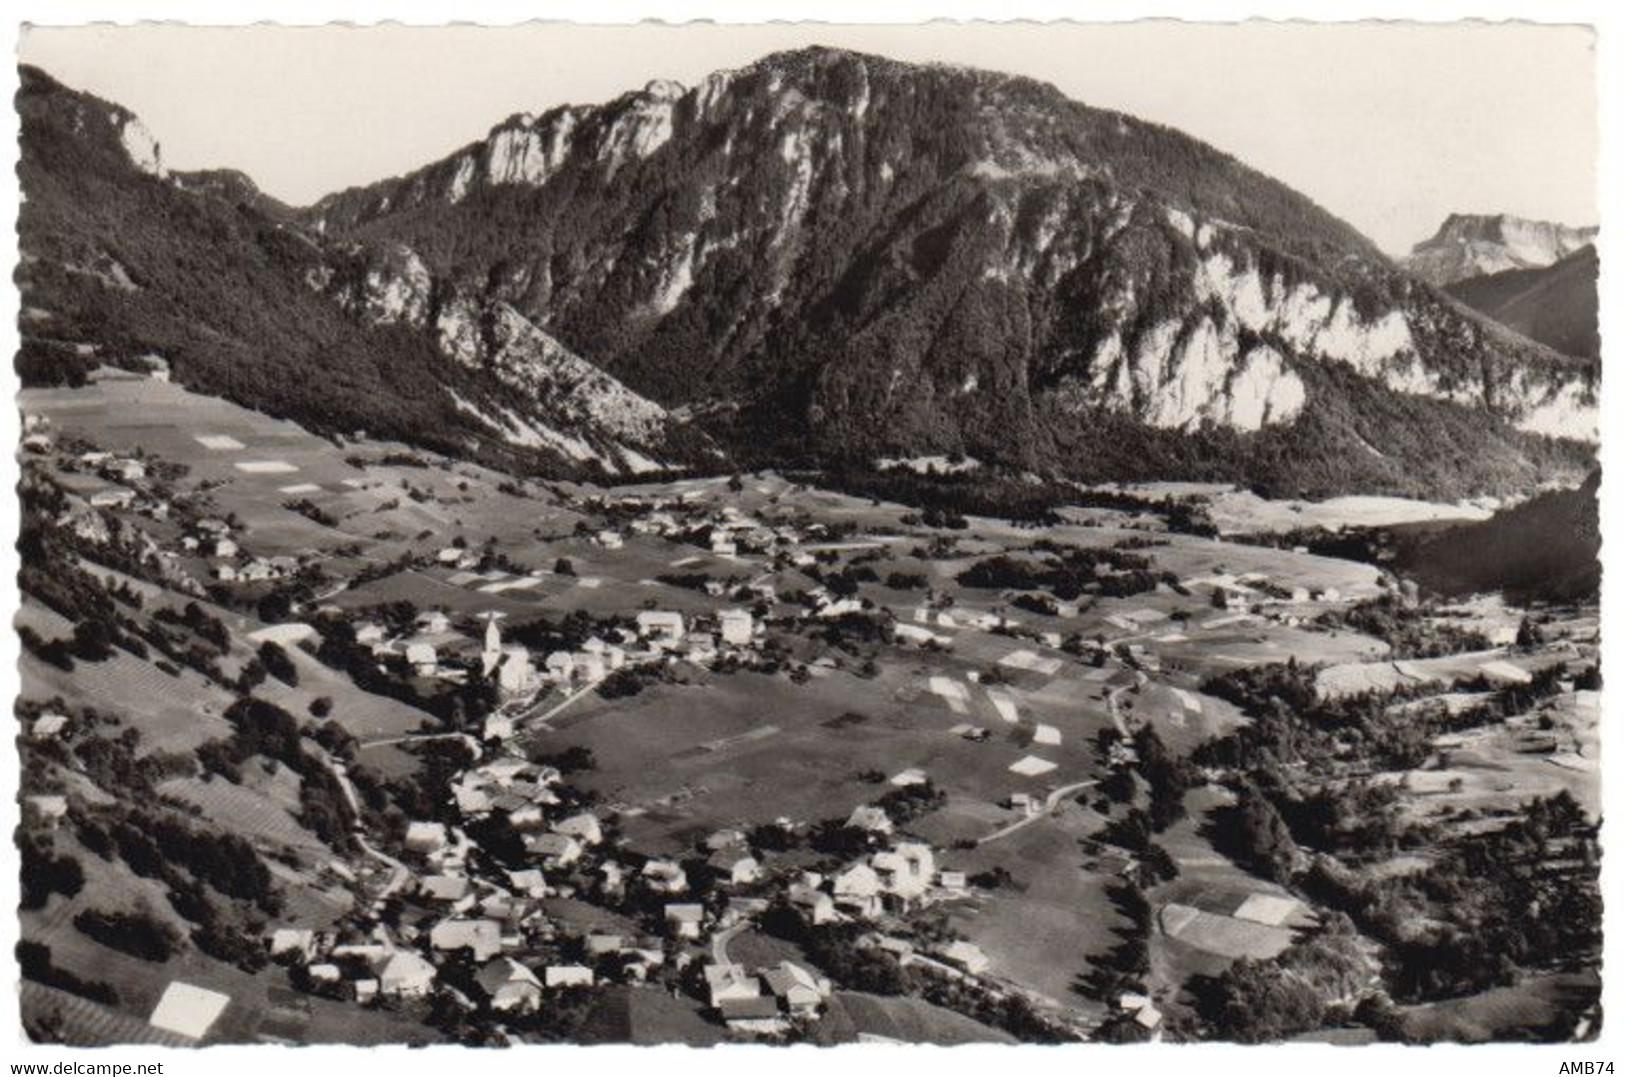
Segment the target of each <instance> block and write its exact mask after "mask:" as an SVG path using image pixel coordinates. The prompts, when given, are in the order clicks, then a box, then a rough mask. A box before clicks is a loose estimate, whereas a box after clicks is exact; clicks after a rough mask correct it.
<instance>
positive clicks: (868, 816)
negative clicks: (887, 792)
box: [846, 804, 892, 834]
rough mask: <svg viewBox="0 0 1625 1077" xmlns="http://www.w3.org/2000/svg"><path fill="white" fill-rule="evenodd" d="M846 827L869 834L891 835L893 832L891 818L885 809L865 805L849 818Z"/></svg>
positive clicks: (855, 809) (854, 810)
mask: <svg viewBox="0 0 1625 1077" xmlns="http://www.w3.org/2000/svg"><path fill="white" fill-rule="evenodd" d="M846 825H847V826H848V827H850V828H851V829H853V830H862V831H863V832H865V833H867V834H890V833H891V831H892V821H891V816H889V815H887V814H886V809H885V808H880V807H876V806H875V805H873V804H863V805H860V806H859V807H857V808H854V809H853V810H852V814H851V815H850V816H848V817H847V820H846Z"/></svg>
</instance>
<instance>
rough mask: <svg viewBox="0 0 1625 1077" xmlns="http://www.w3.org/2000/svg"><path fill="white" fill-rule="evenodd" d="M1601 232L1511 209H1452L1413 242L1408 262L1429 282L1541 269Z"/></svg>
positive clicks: (1406, 262)
mask: <svg viewBox="0 0 1625 1077" xmlns="http://www.w3.org/2000/svg"><path fill="white" fill-rule="evenodd" d="M1596 238H1597V229H1596V227H1594V226H1593V227H1590V228H1576V227H1572V226H1569V225H1565V224H1557V223H1555V222H1552V221H1536V220H1530V219H1529V218H1527V217H1519V216H1516V215H1514V214H1511V213H1452V214H1450V216H1448V217H1446V218H1445V220H1444V223H1443V224H1441V225H1440V226H1439V230H1438V231H1437V232H1435V233H1434V234H1433V235H1432V236H1430V237H1429V238H1427V239H1425V240H1423V241H1422V242H1420V243H1418V244H1417V245H1416V246H1415V247H1414V248H1412V250H1411V253H1410V256H1409V257H1408V258H1406V259H1405V260H1404V263H1403V264H1404V267H1405V268H1406V269H1408V270H1409V271H1410V272H1411V273H1412V274H1413V275H1415V276H1418V277H1421V278H1422V279H1423V280H1425V281H1428V282H1429V283H1430V284H1436V285H1440V286H1443V285H1446V284H1453V283H1455V282H1456V281H1460V280H1466V279H1468V278H1471V277H1481V276H1487V275H1488V274H1491V273H1500V272H1503V271H1505V270H1508V269H1539V268H1542V267H1545V266H1549V265H1552V264H1553V263H1555V262H1557V261H1559V260H1561V259H1563V258H1566V257H1568V256H1569V255H1571V254H1573V253H1574V252H1575V251H1577V250H1579V249H1580V248H1581V247H1584V246H1585V245H1586V244H1588V243H1592V242H1594V241H1595V240H1596Z"/></svg>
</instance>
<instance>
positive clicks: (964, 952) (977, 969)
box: [937, 939, 990, 976]
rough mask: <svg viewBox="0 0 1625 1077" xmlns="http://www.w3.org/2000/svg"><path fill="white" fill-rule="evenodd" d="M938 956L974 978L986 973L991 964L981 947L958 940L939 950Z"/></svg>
mask: <svg viewBox="0 0 1625 1077" xmlns="http://www.w3.org/2000/svg"><path fill="white" fill-rule="evenodd" d="M937 956H938V957H941V958H942V959H943V960H945V961H949V962H952V963H953V964H955V965H958V966H959V967H960V968H962V969H964V970H965V971H966V972H968V973H970V974H971V975H972V976H978V975H980V974H981V973H983V972H986V971H987V967H988V965H989V963H990V962H989V961H988V957H987V955H986V954H984V953H983V952H982V948H981V947H980V946H977V945H976V944H975V943H973V942H966V941H965V940H963V939H956V940H954V941H953V942H951V943H949V944H948V945H946V946H943V947H941V948H939V949H938V950H937Z"/></svg>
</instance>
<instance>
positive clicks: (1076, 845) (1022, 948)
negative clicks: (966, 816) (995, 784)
mask: <svg viewBox="0 0 1625 1077" xmlns="http://www.w3.org/2000/svg"><path fill="white" fill-rule="evenodd" d="M1064 803H1065V807H1063V808H1062V809H1061V810H1060V811H1059V812H1058V813H1057V814H1056V815H1054V816H1053V817H1049V818H1043V819H1039V820H1037V821H1036V822H1034V823H1033V824H1032V825H1030V826H1027V827H1024V828H1022V829H1021V830H1019V831H1016V832H1015V833H1012V834H1011V835H1010V836H1008V837H1006V838H1002V839H999V840H997V841H993V842H989V843H987V844H985V845H982V846H979V847H978V848H976V849H973V850H969V851H961V850H952V851H949V852H947V853H945V854H944V856H943V861H944V863H945V864H946V865H947V866H948V867H949V868H951V869H954V870H961V871H966V872H969V873H975V872H979V871H986V870H989V869H992V868H994V867H1003V868H1005V869H1006V870H1007V871H1009V872H1010V874H1011V876H1012V880H1013V881H1012V882H1011V883H1010V884H1008V885H1005V886H1002V887H1000V888H999V889H997V890H993V891H985V892H984V891H973V892H972V897H970V898H968V899H966V900H963V901H957V902H955V903H953V904H952V905H951V906H950V913H951V921H952V923H953V925H954V927H955V928H956V929H957V930H958V931H960V932H961V933H963V934H964V935H965V937H966V938H968V939H970V940H971V941H972V942H974V943H976V945H978V946H980V947H981V948H982V950H983V951H984V952H985V953H986V954H987V956H988V958H989V960H990V961H991V966H990V971H991V972H992V973H994V974H995V975H997V976H999V977H1001V978H1004V979H1007V980H1010V981H1012V982H1014V983H1017V984H1019V985H1021V986H1022V987H1024V988H1027V989H1028V990H1030V991H1034V992H1036V993H1038V994H1040V995H1043V996H1046V997H1047V998H1050V999H1052V1000H1054V1001H1056V1002H1058V1003H1061V1004H1063V1005H1065V1006H1067V1007H1069V1008H1072V1009H1074V1010H1079V1011H1084V1012H1091V1009H1092V1004H1091V1003H1090V1002H1089V1001H1088V1000H1086V999H1084V998H1083V997H1081V996H1080V995H1078V994H1077V993H1076V992H1075V990H1074V984H1075V982H1076V981H1077V980H1078V979H1079V978H1080V977H1082V976H1083V975H1084V974H1085V973H1087V972H1088V970H1089V968H1090V962H1091V960H1092V959H1094V958H1097V957H1099V956H1101V955H1103V954H1104V953H1106V952H1107V951H1108V950H1110V949H1111V948H1112V947H1114V946H1116V945H1117V944H1118V943H1119V942H1120V941H1122V936H1121V935H1120V934H1119V930H1120V929H1125V928H1126V927H1127V924H1128V922H1127V921H1126V920H1125V919H1124V918H1123V917H1122V916H1121V915H1120V914H1119V913H1118V912H1117V910H1116V909H1115V908H1114V907H1113V905H1112V903H1111V901H1110V899H1109V898H1108V897H1107V895H1106V884H1107V883H1108V882H1109V881H1110V878H1109V876H1107V875H1105V874H1104V873H1102V872H1100V871H1090V870H1088V869H1086V868H1085V866H1084V861H1085V856H1084V852H1083V850H1082V848H1081V845H1080V843H1081V842H1082V841H1083V840H1084V839H1086V838H1088V837H1090V836H1092V835H1093V834H1094V833H1095V832H1096V831H1097V830H1098V829H1099V826H1100V823H1101V820H1100V817H1099V816H1098V815H1096V814H1095V813H1094V812H1092V811H1090V810H1089V809H1087V808H1083V807H1080V806H1078V805H1076V804H1073V803H1071V802H1070V798H1069V800H1068V801H1066V802H1064Z"/></svg>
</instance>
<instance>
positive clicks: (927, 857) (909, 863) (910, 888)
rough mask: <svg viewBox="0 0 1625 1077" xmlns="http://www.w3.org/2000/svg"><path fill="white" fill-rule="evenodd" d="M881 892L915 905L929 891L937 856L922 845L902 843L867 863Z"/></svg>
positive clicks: (928, 847) (911, 842) (875, 856)
mask: <svg viewBox="0 0 1625 1077" xmlns="http://www.w3.org/2000/svg"><path fill="white" fill-rule="evenodd" d="M870 863H871V864H872V865H873V866H874V869H875V873H876V874H877V875H879V877H880V885H881V888H882V889H883V890H884V891H885V892H886V893H888V894H891V895H893V896H895V897H897V898H899V899H901V900H903V901H905V902H909V901H917V900H918V899H919V898H921V897H923V896H924V895H925V892H926V891H927V890H928V889H930V886H931V880H932V879H933V878H934V877H935V876H936V873H937V858H936V854H934V853H933V852H932V851H931V847H930V846H929V845H926V844H924V843H922V842H917V841H904V842H898V843H897V845H895V846H893V847H892V848H890V849H887V850H885V851H883V852H878V853H876V854H875V855H874V857H873V858H872V859H871V860H870Z"/></svg>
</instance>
